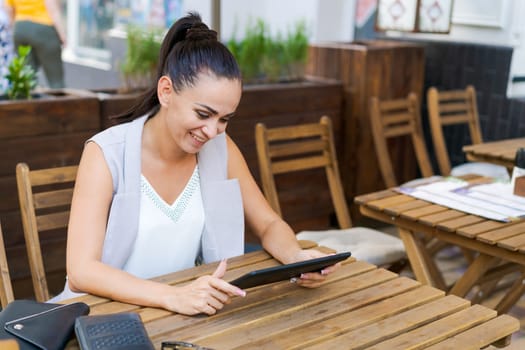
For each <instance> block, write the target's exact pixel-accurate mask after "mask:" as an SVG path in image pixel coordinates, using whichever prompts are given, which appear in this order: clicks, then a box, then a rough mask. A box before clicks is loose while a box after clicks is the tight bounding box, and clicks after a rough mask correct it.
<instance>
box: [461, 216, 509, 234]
mask: <svg viewBox="0 0 525 350" xmlns="http://www.w3.org/2000/svg"><path fill="white" fill-rule="evenodd" d="M507 225H509V223H506V222H499V221H492V220H490V221H487V220H485V221H483V222H480V223H478V224H473V225H471V226H468V227H462V228H460V229H458V230H457V233H458V234H460V235H462V236H465V237H470V238H473V237H476V236H477V235H479V234H481V233H484V232H487V231H492V230H495V229H499V228H502V227H504V226H507Z"/></svg>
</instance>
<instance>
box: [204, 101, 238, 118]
mask: <svg viewBox="0 0 525 350" xmlns="http://www.w3.org/2000/svg"><path fill="white" fill-rule="evenodd" d="M195 104H196V105H198V106H200V107H202V108H205V109H207V110H208V112H210V113H211V114H213V115H218V114H219V112H217V111H216V110H215V109H213V108H211V107H210V106H208V105H205V104H203V103H198V102H195ZM234 115H235V112H231V113H229V114H226V115H225V117H228V118H231V117H233V116H234Z"/></svg>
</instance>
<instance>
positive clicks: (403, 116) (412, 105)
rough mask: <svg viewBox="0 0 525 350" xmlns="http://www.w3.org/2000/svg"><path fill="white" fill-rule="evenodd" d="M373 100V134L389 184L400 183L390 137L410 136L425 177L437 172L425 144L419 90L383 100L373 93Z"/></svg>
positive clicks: (371, 111)
mask: <svg viewBox="0 0 525 350" xmlns="http://www.w3.org/2000/svg"><path fill="white" fill-rule="evenodd" d="M370 104H371V105H370V117H371V118H370V119H371V125H372V136H373V138H374V145H375V149H376V153H377V158H378V162H379V168H380V170H381V174H382V176H383V181H384V182H385V185H386V187H394V186H398V185H399V183H398V181H397V178H396V176H395V173H394V168H393V166H392V160H391V157H390V153H389V148H388V139H390V138H394V137H399V136H410V137H411V139H412V145H413V147H414V153H415V155H416V158H417V163H418V166H419V170H420V172H421V175H422V176H423V177H430V176H432V175H434V172H433V171H432V164H431V163H430V158H429V156H428V153H427V148H426V146H425V137H424V135H423V128H422V127H421V117H420V112H419V103H418V99H417V96H416V94H415V93H410V94H409V95H408V97H407V98H400V99H392V100H383V101H380V100H379V99H378V98H377V97H372V98H371V99H370Z"/></svg>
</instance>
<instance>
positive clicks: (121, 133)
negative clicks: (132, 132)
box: [91, 122, 131, 146]
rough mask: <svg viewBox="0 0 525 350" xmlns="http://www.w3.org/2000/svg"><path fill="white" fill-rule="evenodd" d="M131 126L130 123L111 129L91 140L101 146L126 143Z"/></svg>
mask: <svg viewBox="0 0 525 350" xmlns="http://www.w3.org/2000/svg"><path fill="white" fill-rule="evenodd" d="M130 124H131V123H130V122H128V123H124V124H119V125H115V126H112V127H109V128H107V129H105V130H102V131H101V132H99V133H97V134H95V135H94V136H93V137H92V138H91V140H93V141H95V142H96V143H98V144H99V145H101V146H103V145H111V144H119V143H122V142H124V139H125V135H126V131H127V130H128V129H129V127H130Z"/></svg>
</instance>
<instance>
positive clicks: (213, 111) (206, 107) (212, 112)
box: [195, 102, 219, 115]
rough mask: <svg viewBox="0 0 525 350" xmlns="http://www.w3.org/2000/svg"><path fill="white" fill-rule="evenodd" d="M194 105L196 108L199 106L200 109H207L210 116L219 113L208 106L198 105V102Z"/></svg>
mask: <svg viewBox="0 0 525 350" xmlns="http://www.w3.org/2000/svg"><path fill="white" fill-rule="evenodd" d="M195 104H196V105H198V106H201V107H202V108H205V109H207V110H208V112H210V113H211V114H215V115H216V114H219V112H217V111H216V110H215V109H213V108H211V107H210V106H208V105H205V104H203V103H198V102H197V103H195Z"/></svg>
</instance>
